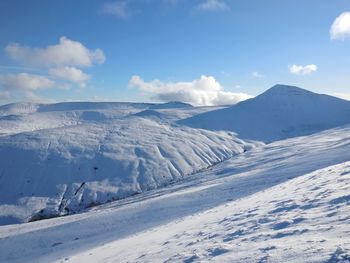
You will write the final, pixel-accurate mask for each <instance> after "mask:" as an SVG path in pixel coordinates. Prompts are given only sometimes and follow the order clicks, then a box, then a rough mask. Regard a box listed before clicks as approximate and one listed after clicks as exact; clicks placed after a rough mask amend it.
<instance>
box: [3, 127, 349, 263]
mask: <svg viewBox="0 0 350 263" xmlns="http://www.w3.org/2000/svg"><path fill="white" fill-rule="evenodd" d="M349 160H350V126H349V125H348V126H345V127H340V128H336V129H332V130H327V131H324V132H321V133H317V134H313V135H309V136H305V137H297V138H291V139H288V140H284V141H277V142H274V143H271V144H268V145H265V146H262V147H257V148H254V149H252V150H250V151H247V152H245V153H242V154H240V155H237V156H235V157H234V158H231V159H229V160H227V161H224V162H222V163H220V164H218V165H216V166H214V167H212V168H210V169H208V170H205V171H202V172H200V173H197V174H195V175H193V176H191V177H187V178H185V179H184V180H182V181H179V182H178V183H176V184H172V185H168V186H167V187H164V188H162V189H155V190H152V191H148V192H144V193H142V194H140V195H135V196H132V197H130V198H127V199H124V200H119V201H115V202H112V203H109V204H105V205H102V206H98V207H93V208H91V209H90V211H88V212H86V213H80V214H76V215H71V216H65V217H60V218H53V219H49V220H42V221H37V222H32V223H28V224H20V225H9V226H0V262H82V261H84V262H207V261H212V262H244V263H245V262H254V263H255V262H295V263H297V262H310V263H311V262H313V263H315V262H316V263H321V262H332V263H333V262H342V263H345V262H348V261H349V259H350V249H349V248H350V238H349V227H348V226H349V222H350V221H349V220H350V210H349V208H350V206H349V202H350V197H349V191H350V188H349V187H350V163H349ZM0 211H3V210H2V209H1V210H0Z"/></svg>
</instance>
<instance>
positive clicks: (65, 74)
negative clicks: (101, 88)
mask: <svg viewBox="0 0 350 263" xmlns="http://www.w3.org/2000/svg"><path fill="white" fill-rule="evenodd" d="M49 74H50V75H51V76H53V77H56V78H60V79H63V80H68V81H70V82H73V83H77V84H79V85H80V87H85V86H86V82H87V81H88V80H89V79H90V76H89V75H88V74H85V73H84V72H83V71H82V70H80V69H78V68H75V67H68V66H66V67H63V68H53V69H50V70H49Z"/></svg>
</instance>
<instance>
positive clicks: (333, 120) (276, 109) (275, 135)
mask: <svg viewBox="0 0 350 263" xmlns="http://www.w3.org/2000/svg"><path fill="white" fill-rule="evenodd" d="M179 123H181V124H185V125H188V126H190V127H194V128H203V129H208V130H227V131H233V132H236V133H237V134H238V136H239V137H240V138H243V139H252V140H259V141H264V142H271V141H276V140H280V139H285V138H290V137H295V136H301V135H307V134H312V133H315V132H319V131H322V130H326V129H330V128H334V127H337V126H340V125H345V124H348V123H350V102H349V101H346V100H342V99H338V98H335V97H331V96H327V95H321V94H316V93H313V92H310V91H307V90H304V89H300V88H297V87H293V86H286V85H276V86H274V87H272V88H270V89H269V90H267V91H266V92H264V93H262V94H261V95H259V96H257V97H255V98H252V99H249V100H246V101H243V102H240V103H238V104H236V105H234V106H232V107H228V108H224V109H220V110H216V111H210V112H205V113H203V114H198V115H195V116H193V117H190V118H188V119H185V120H180V121H179Z"/></svg>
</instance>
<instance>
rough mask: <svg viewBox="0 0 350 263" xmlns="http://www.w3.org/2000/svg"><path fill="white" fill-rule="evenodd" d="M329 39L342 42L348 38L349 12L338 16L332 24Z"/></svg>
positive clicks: (349, 27) (349, 31) (349, 29)
mask: <svg viewBox="0 0 350 263" xmlns="http://www.w3.org/2000/svg"><path fill="white" fill-rule="evenodd" d="M330 34H331V39H333V40H335V39H341V40H344V39H345V38H347V37H350V12H344V13H342V14H341V15H340V16H338V17H337V18H336V19H335V21H334V22H333V24H332V27H331V30H330Z"/></svg>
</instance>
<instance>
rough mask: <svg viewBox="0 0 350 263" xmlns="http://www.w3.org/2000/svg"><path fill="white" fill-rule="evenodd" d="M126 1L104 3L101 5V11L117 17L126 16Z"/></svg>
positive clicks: (127, 14) (127, 13)
mask: <svg viewBox="0 0 350 263" xmlns="http://www.w3.org/2000/svg"><path fill="white" fill-rule="evenodd" d="M127 5H128V1H117V2H113V3H106V4H104V5H103V6H102V8H101V12H102V13H104V14H109V15H114V16H117V17H119V18H127V17H128V16H129V12H128V11H127Z"/></svg>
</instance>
